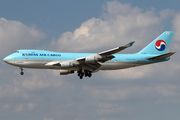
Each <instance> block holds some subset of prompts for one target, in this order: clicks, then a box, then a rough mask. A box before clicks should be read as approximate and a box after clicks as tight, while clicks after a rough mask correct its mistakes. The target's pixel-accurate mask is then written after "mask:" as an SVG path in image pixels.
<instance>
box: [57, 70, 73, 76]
mask: <svg viewBox="0 0 180 120" xmlns="http://www.w3.org/2000/svg"><path fill="white" fill-rule="evenodd" d="M72 73H74V71H73V70H60V75H68V74H72Z"/></svg>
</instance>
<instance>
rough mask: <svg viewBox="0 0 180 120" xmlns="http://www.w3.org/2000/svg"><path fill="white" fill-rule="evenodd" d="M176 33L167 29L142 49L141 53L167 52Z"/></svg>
mask: <svg viewBox="0 0 180 120" xmlns="http://www.w3.org/2000/svg"><path fill="white" fill-rule="evenodd" d="M173 35H174V32H173V31H165V32H164V33H162V34H161V35H160V36H159V37H157V38H156V39H155V40H154V41H152V42H151V43H150V44H149V45H147V46H146V47H145V48H144V49H142V50H141V51H140V52H139V53H140V54H165V53H166V51H167V49H168V47H169V44H170V42H171V39H172V37H173Z"/></svg>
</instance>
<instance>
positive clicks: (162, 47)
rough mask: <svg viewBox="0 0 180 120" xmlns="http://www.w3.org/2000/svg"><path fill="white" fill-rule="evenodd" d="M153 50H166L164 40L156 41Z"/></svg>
mask: <svg viewBox="0 0 180 120" xmlns="http://www.w3.org/2000/svg"><path fill="white" fill-rule="evenodd" d="M155 48H156V50H158V51H164V50H165V49H166V42H165V41H164V40H157V41H156V43H155Z"/></svg>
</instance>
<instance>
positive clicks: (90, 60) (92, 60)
mask: <svg viewBox="0 0 180 120" xmlns="http://www.w3.org/2000/svg"><path fill="white" fill-rule="evenodd" d="M99 60H102V57H101V56H98V57H97V56H87V57H86V58H85V63H95V62H96V61H99Z"/></svg>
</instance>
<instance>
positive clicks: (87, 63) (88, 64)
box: [46, 42, 134, 71]
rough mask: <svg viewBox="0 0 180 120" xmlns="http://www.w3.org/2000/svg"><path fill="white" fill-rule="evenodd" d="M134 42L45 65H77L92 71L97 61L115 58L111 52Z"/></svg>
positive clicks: (96, 65)
mask: <svg viewBox="0 0 180 120" xmlns="http://www.w3.org/2000/svg"><path fill="white" fill-rule="evenodd" d="M133 44H134V42H130V43H128V44H127V45H125V46H121V47H117V48H114V49H110V50H107V51H103V52H100V53H98V54H94V55H90V56H86V57H82V58H77V59H74V60H67V61H63V62H60V61H52V62H49V63H47V64H46V66H61V68H66V67H79V68H84V69H87V70H91V71H94V70H96V69H98V68H99V67H100V66H101V64H100V63H99V62H102V63H103V62H106V61H108V60H111V59H113V58H115V56H113V55H112V54H115V53H117V52H120V51H122V50H124V49H126V48H128V47H131V46H132V45H133Z"/></svg>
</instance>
